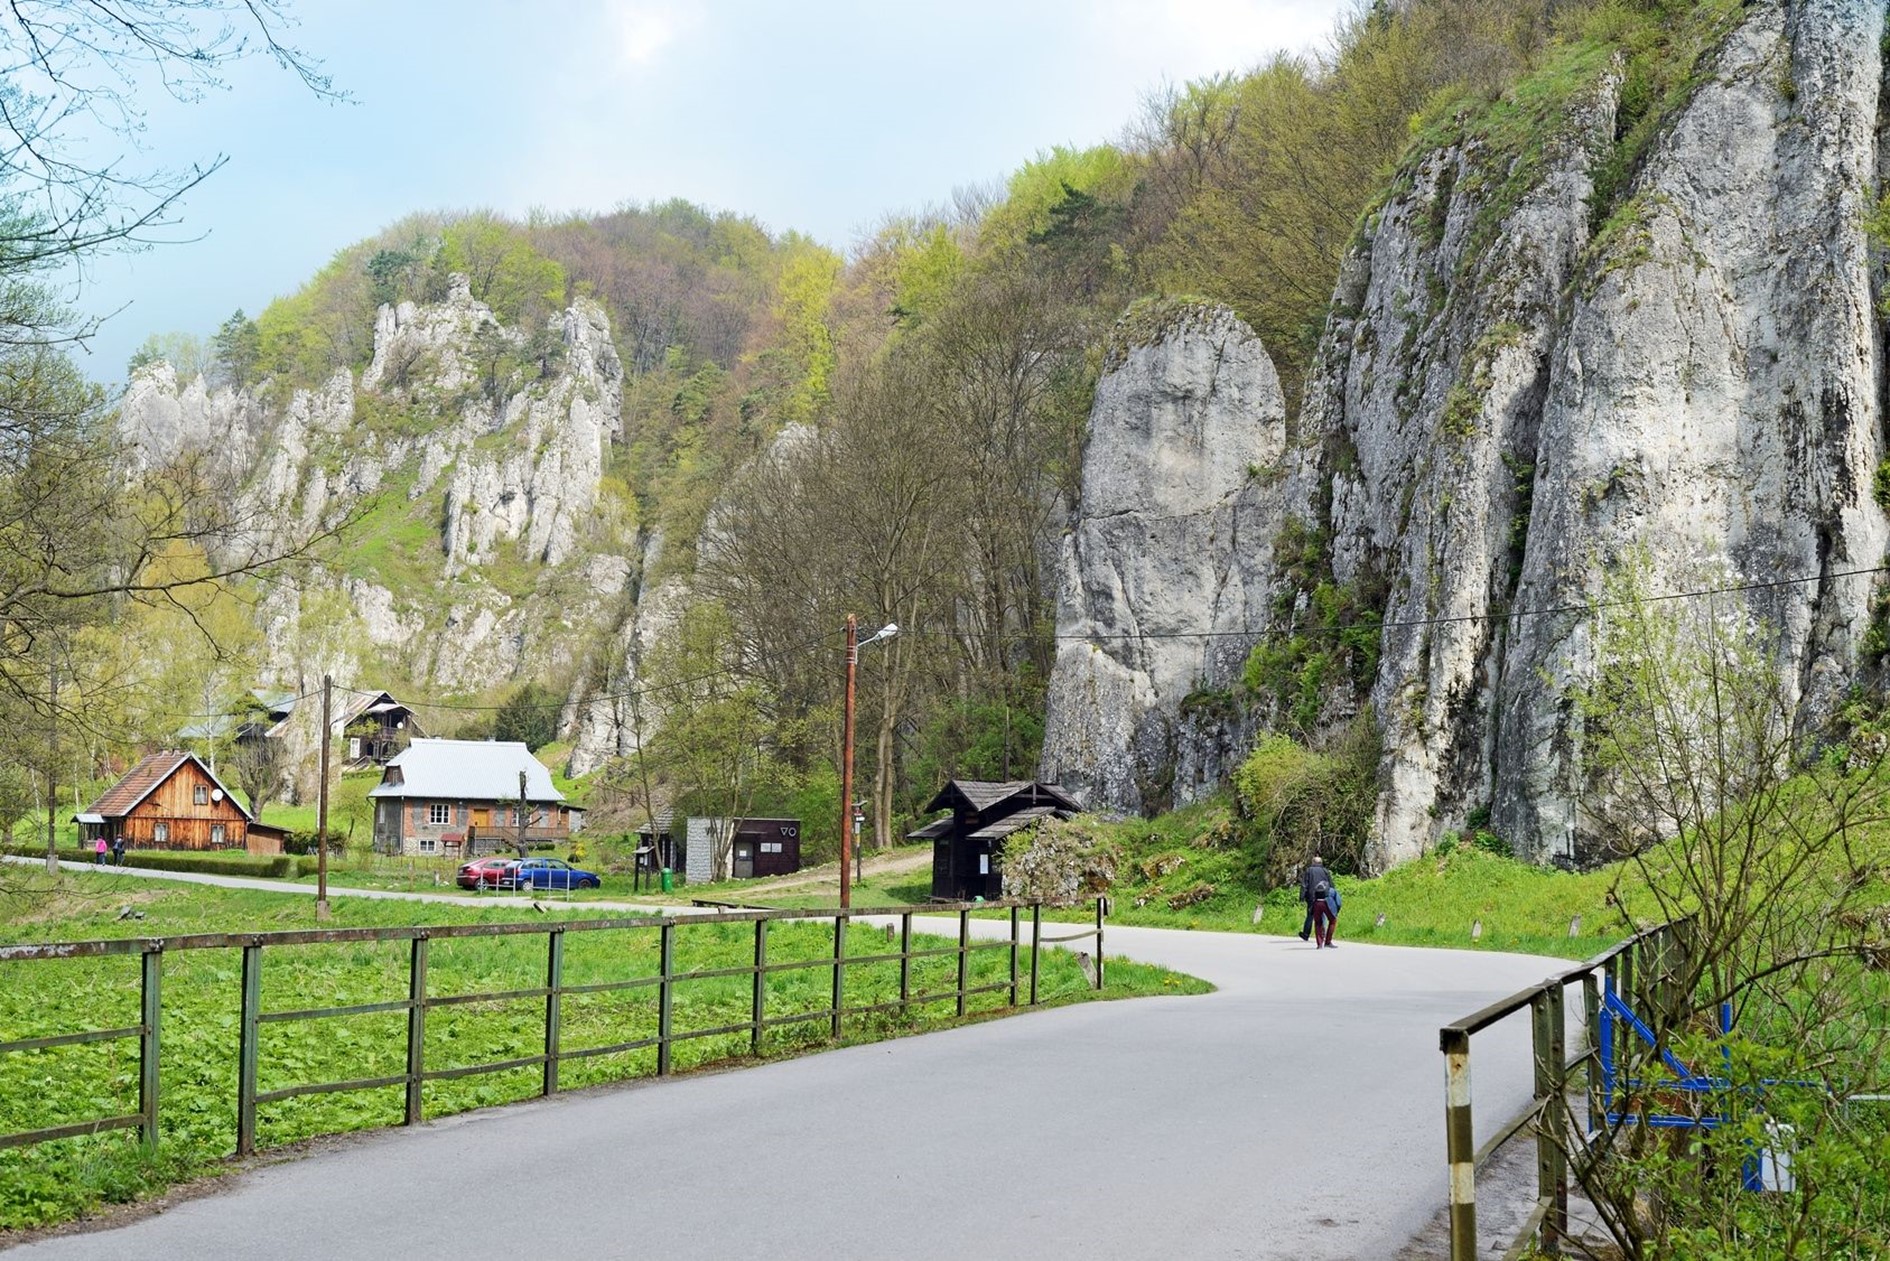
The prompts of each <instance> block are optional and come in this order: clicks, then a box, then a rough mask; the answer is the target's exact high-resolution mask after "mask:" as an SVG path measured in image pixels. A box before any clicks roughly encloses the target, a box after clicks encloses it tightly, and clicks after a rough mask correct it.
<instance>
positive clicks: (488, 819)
mask: <svg viewBox="0 0 1890 1261" xmlns="http://www.w3.org/2000/svg"><path fill="white" fill-rule="evenodd" d="M472 825H473V826H474V827H476V828H479V829H481V830H484V829H486V828H488V827H490V826H492V807H490V806H474V807H473V808H472Z"/></svg>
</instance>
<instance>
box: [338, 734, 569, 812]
mask: <svg viewBox="0 0 1890 1261" xmlns="http://www.w3.org/2000/svg"><path fill="white" fill-rule="evenodd" d="M520 771H524V772H525V799H526V800H527V801H539V802H560V801H563V800H564V794H563V793H561V792H559V791H558V790H557V788H556V787H555V786H554V785H553V784H552V782H551V772H550V771H548V770H546V769H545V764H544V763H543V762H540V761H539V760H538V759H537V758H535V757H533V756H532V755H531V751H530V750H529V749H527V748H526V747H525V745H524V744H523V743H522V742H520V741H517V740H435V739H430V738H428V737H426V736H416V737H415V738H414V741H413V743H412V744H409V745H408V746H407V747H406V748H405V749H403V750H401V751H400V752H399V753H397V754H395V755H394V757H393V758H392V759H391V760H389V762H388V763H387V767H386V769H385V770H384V771H383V772H382V779H381V784H380V786H379V787H377V788H375V789H374V790H373V791H371V792H369V793H368V796H370V797H431V798H444V799H446V800H449V801H517V800H518V773H519V772H520Z"/></svg>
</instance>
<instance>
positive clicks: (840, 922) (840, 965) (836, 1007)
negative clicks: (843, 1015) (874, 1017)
mask: <svg viewBox="0 0 1890 1261" xmlns="http://www.w3.org/2000/svg"><path fill="white" fill-rule="evenodd" d="M846 958H847V917H846V916H844V915H835V916H834V917H833V1025H832V1036H833V1037H834V1039H835V1040H838V1039H839V1037H840V1010H841V1007H842V1005H843V1004H844V1003H845V1001H846V983H847V965H846Z"/></svg>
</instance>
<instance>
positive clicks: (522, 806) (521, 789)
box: [518, 767, 531, 858]
mask: <svg viewBox="0 0 1890 1261" xmlns="http://www.w3.org/2000/svg"><path fill="white" fill-rule="evenodd" d="M530 809H531V807H530V806H528V805H527V804H526V803H525V771H524V768H522V767H521V768H520V769H519V773H518V856H519V857H520V858H524V857H525V856H526V851H525V820H526V819H527V818H529V817H530V816H529V814H528V811H529V810H530Z"/></svg>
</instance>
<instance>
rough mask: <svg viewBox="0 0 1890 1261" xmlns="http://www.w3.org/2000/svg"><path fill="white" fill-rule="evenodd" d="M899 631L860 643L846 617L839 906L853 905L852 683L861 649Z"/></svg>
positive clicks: (856, 624)
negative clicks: (845, 688) (845, 682)
mask: <svg viewBox="0 0 1890 1261" xmlns="http://www.w3.org/2000/svg"><path fill="white" fill-rule="evenodd" d="M898 633H899V627H898V626H897V625H896V624H894V623H892V622H888V623H886V624H885V625H884V626H882V627H880V628H879V630H878V631H877V632H876V633H875V634H874V635H873V637H872V638H871V639H868V640H861V638H860V619H859V618H858V617H856V616H854V615H853V614H851V613H849V614H847V699H846V706H845V709H844V711H843V712H844V714H845V721H844V722H843V724H842V734H841V737H840V905H841V906H842V907H851V906H852V905H853V882H852V875H853V848H854V839H853V683H854V678H855V676H856V675H857V674H858V673H859V666H860V649H861V648H863V647H865V646H866V645H867V644H876V643H878V642H879V641H880V640H882V639H891V638H892V637H893V636H894V635H897V634H898Z"/></svg>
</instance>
